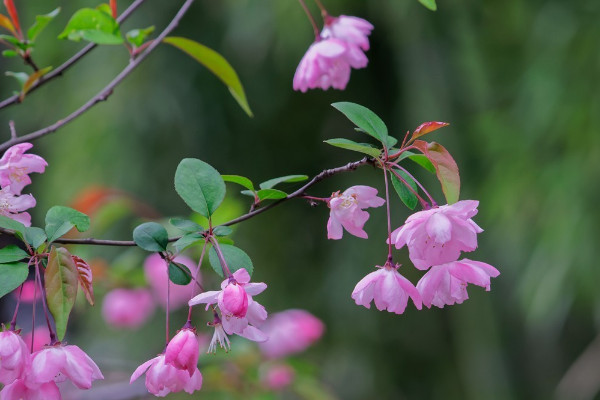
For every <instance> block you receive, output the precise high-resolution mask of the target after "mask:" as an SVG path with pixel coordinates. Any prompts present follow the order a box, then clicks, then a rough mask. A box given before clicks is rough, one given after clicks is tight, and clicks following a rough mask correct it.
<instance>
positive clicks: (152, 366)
mask: <svg viewBox="0 0 600 400" xmlns="http://www.w3.org/2000/svg"><path fill="white" fill-rule="evenodd" d="M144 373H146V388H147V389H148V391H149V392H150V393H152V394H153V395H155V396H158V397H164V396H166V395H167V394H169V393H171V392H180V391H182V390H185V391H186V392H187V393H189V394H192V393H194V391H196V390H200V388H201V387H202V374H201V373H200V370H199V369H198V367H196V369H195V370H194V373H193V374H192V375H191V376H190V374H188V373H187V371H185V370H181V369H177V368H175V367H174V366H173V365H171V364H168V363H166V362H165V355H164V354H160V355H158V356H157V357H154V358H153V359H151V360H148V361H146V362H145V363H143V364H142V365H140V366H139V367H138V368H137V369H136V370H135V372H134V373H133V375H131V380H130V381H129V383H132V382H133V381H135V380H136V379H137V378H139V377H140V376H142V374H144Z"/></svg>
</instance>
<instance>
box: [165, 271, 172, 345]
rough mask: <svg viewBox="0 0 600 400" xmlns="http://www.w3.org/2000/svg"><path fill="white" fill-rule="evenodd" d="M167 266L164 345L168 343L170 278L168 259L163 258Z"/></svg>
mask: <svg viewBox="0 0 600 400" xmlns="http://www.w3.org/2000/svg"><path fill="white" fill-rule="evenodd" d="M165 264H166V266H167V268H166V269H165V271H166V272H167V310H166V313H165V314H166V315H165V346H166V345H168V344H169V310H170V297H171V280H170V279H169V260H165Z"/></svg>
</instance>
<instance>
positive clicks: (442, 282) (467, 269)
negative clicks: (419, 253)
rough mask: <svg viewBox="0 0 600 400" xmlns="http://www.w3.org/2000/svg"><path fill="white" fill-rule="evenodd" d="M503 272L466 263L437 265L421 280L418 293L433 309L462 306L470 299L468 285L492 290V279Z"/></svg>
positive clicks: (478, 262) (478, 264)
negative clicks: (434, 307)
mask: <svg viewBox="0 0 600 400" xmlns="http://www.w3.org/2000/svg"><path fill="white" fill-rule="evenodd" d="M498 275H500V272H499V271H498V270H497V269H496V268H494V267H492V266H491V265H489V264H486V263H483V262H480V261H472V260H469V259H466V258H465V259H463V260H460V261H453V262H450V263H447V264H442V265H435V266H433V267H431V269H430V270H429V271H427V273H426V274H425V275H423V277H422V278H421V279H420V280H419V283H417V290H419V293H420V294H421V299H422V300H423V304H425V305H426V306H427V307H428V308H431V305H432V304H433V305H434V306H436V307H440V308H443V307H444V305H446V304H448V305H452V304H454V303H458V304H461V303H462V302H463V301H465V300H466V299H468V298H469V295H468V293H467V284H469V283H471V284H473V285H477V286H481V287H483V288H485V290H486V291H489V290H490V278H495V277H497V276H498Z"/></svg>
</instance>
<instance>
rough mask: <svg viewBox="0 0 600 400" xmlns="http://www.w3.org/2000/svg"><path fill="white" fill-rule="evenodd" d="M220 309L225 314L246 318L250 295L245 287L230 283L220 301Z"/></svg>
mask: <svg viewBox="0 0 600 400" xmlns="http://www.w3.org/2000/svg"><path fill="white" fill-rule="evenodd" d="M219 308H220V309H221V310H223V312H224V313H225V314H231V315H233V316H235V317H238V318H244V317H245V316H246V312H247V311H248V295H247V294H246V291H245V290H244V287H243V286H242V285H240V284H238V283H237V282H231V283H229V285H227V287H226V288H225V289H224V290H223V296H222V298H220V299H219Z"/></svg>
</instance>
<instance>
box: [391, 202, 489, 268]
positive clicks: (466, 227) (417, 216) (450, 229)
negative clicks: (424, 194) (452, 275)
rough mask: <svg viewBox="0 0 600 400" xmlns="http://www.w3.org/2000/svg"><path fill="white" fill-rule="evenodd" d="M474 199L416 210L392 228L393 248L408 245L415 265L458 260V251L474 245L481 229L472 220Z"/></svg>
mask: <svg viewBox="0 0 600 400" xmlns="http://www.w3.org/2000/svg"><path fill="white" fill-rule="evenodd" d="M478 205H479V202H478V201H476V200H462V201H459V202H457V203H454V204H452V205H445V206H441V207H435V208H431V209H429V210H424V211H419V212H416V213H414V214H413V215H411V216H410V217H408V219H407V220H406V222H405V223H404V225H402V226H401V227H400V228H398V229H396V230H395V231H394V232H392V236H391V239H392V243H393V244H394V245H395V246H396V248H398V249H400V248H401V247H403V246H405V245H406V246H408V253H409V257H410V259H411V261H412V262H413V264H414V265H415V267H417V268H418V269H421V270H425V269H427V268H429V267H431V266H432V265H441V264H444V263H448V262H451V261H456V260H458V257H459V256H460V252H461V251H473V250H475V249H476V248H477V234H478V233H480V232H483V229H481V228H480V227H479V226H478V225H477V224H476V223H475V222H473V220H472V219H471V218H472V217H473V216H475V215H476V214H477V206H478Z"/></svg>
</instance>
